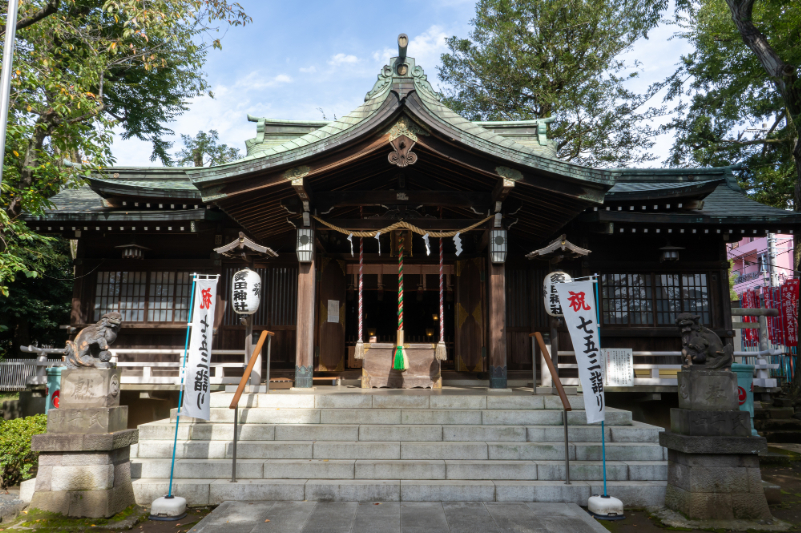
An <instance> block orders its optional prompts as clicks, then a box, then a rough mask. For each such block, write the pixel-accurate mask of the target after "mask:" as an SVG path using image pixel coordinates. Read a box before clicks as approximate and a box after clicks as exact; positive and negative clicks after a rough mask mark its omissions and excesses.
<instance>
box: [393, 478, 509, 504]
mask: <svg viewBox="0 0 801 533" xmlns="http://www.w3.org/2000/svg"><path fill="white" fill-rule="evenodd" d="M401 500H402V501H404V502H453V501H456V502H491V501H494V500H495V484H494V483H493V482H492V481H469V480H431V481H427V480H413V481H412V480H401Z"/></svg>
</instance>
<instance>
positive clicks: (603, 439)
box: [592, 274, 609, 498]
mask: <svg viewBox="0 0 801 533" xmlns="http://www.w3.org/2000/svg"><path fill="white" fill-rule="evenodd" d="M592 288H593V292H594V293H595V324H596V325H597V327H598V351H599V352H600V351H601V310H600V308H599V305H600V302H599V298H598V274H595V275H594V276H593V280H592ZM601 354H603V352H601ZM603 363H604V369H603V371H604V372H603V375H604V376H606V359H603ZM604 396H605V395H604ZM604 401H606V400H604ZM604 407H605V406H604ZM601 464H602V468H603V472H604V498H607V497H608V496H609V494H607V492H606V429H605V428H604V420H601Z"/></svg>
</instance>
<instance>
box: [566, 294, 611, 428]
mask: <svg viewBox="0 0 801 533" xmlns="http://www.w3.org/2000/svg"><path fill="white" fill-rule="evenodd" d="M556 291H557V292H558V293H559V303H560V304H561V306H562V312H563V313H564V317H565V324H567V330H568V331H569V332H570V340H572V341H573V351H574V352H575V353H576V362H577V363H578V370H579V380H580V381H581V388H582V389H583V391H584V408H585V409H586V411H587V423H588V424H592V423H593V422H602V421H603V420H604V415H605V412H606V404H605V401H604V380H603V375H604V367H605V366H606V365H605V363H604V358H603V354H602V353H601V342H600V340H601V339H600V336H599V333H598V323H597V319H596V315H595V293H594V292H593V282H592V281H574V282H571V283H557V284H556Z"/></svg>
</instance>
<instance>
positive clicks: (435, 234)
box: [312, 215, 493, 239]
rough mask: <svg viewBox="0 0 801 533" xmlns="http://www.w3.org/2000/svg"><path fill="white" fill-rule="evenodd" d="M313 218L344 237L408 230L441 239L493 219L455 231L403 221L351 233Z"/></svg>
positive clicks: (315, 217)
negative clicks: (423, 227)
mask: <svg viewBox="0 0 801 533" xmlns="http://www.w3.org/2000/svg"><path fill="white" fill-rule="evenodd" d="M312 217H313V218H314V220H316V221H317V222H319V223H321V224H323V225H325V226H328V227H329V228H330V229H332V230H334V231H338V232H340V233H342V234H344V235H349V234H351V233H352V234H353V235H354V236H355V237H375V236H376V235H377V234H379V233H381V234H382V235H383V234H384V233H388V232H390V231H393V230H397V229H407V230H410V231H412V232H414V233H417V234H418V235H425V234H426V233H428V234H429V235H430V236H431V237H434V238H440V239H441V238H443V237H454V236H455V235H456V234H457V233H464V232H466V231H470V230H474V229H476V228H477V227H479V226H481V225H482V224H484V223H485V222H487V221H488V220H490V219H492V218H493V217H492V216H488V217H487V218H485V219H484V220H479V221H478V222H476V223H475V224H473V225H472V226H467V227H466V228H463V229H460V230H454V231H426V230H422V229H420V228H418V227H417V226H415V225H413V224H409V223H408V222H406V221H405V220H401V221H399V222H395V223H394V224H392V225H391V226H387V227H386V228H384V229H380V230H374V231H351V230H347V229H345V228H340V227H339V226H335V225H333V224H331V223H330V222H326V221H325V220H323V219H321V218H320V217H318V216H315V215H312Z"/></svg>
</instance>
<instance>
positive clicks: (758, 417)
mask: <svg viewBox="0 0 801 533" xmlns="http://www.w3.org/2000/svg"><path fill="white" fill-rule="evenodd" d="M796 402H797V401H796V400H793V399H791V398H775V399H774V400H773V403H772V404H766V403H764V402H755V403H754V429H756V430H757V431H758V432H759V434H760V435H762V436H763V437H765V438H766V439H768V442H776V443H796V444H798V443H801V405H797V404H796Z"/></svg>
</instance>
